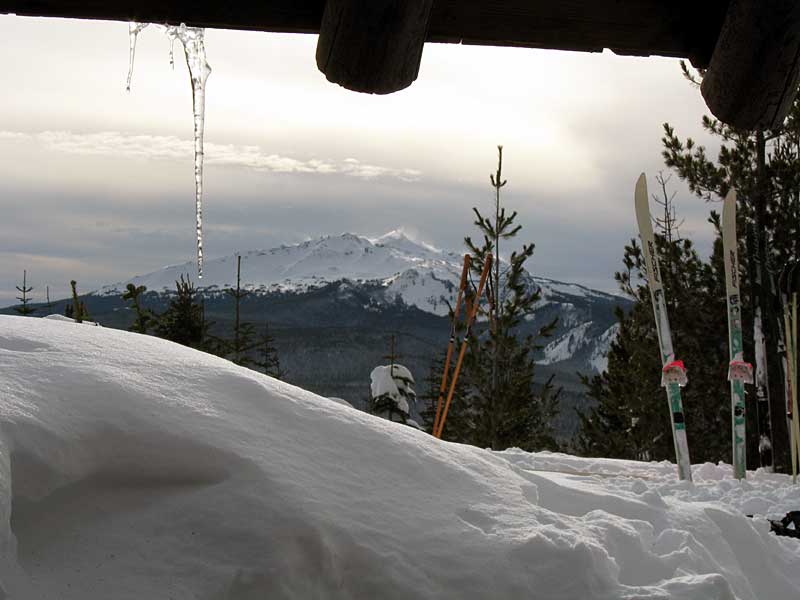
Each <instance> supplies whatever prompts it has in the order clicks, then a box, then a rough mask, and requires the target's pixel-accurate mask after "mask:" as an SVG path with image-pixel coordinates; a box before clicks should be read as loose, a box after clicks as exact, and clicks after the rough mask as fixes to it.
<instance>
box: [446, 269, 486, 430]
mask: <svg viewBox="0 0 800 600" xmlns="http://www.w3.org/2000/svg"><path fill="white" fill-rule="evenodd" d="M492 258H493V257H492V255H491V254H487V255H486V258H485V259H484V263H483V270H482V271H481V279H480V282H479V283H478V289H477V291H476V292H475V299H474V300H473V301H472V304H470V303H467V315H466V324H465V330H464V340H463V341H462V342H461V350H460V351H459V353H458V359H457V360H456V366H455V369H454V370H453V378H452V379H451V380H450V391H449V392H448V393H447V400H446V401H445V404H444V409H443V410H442V416H441V418H440V419H439V429H435V430H434V431H433V435H434V436H435V437H437V438H439V439H441V437H442V431H444V422H445V420H446V419H447V413H448V411H449V410H450V403H451V402H452V401H453V394H454V393H455V391H456V383H457V382H458V376H459V375H460V374H461V365H462V364H463V363H464V355H465V354H466V352H467V348H468V347H469V341H470V336H471V335H472V325H473V324H474V323H475V319H476V318H477V316H478V309H480V304H481V296H482V295H483V291H484V288H485V287H486V280H487V278H488V276H489V273H490V272H491V270H492ZM465 264H466V263H465Z"/></svg>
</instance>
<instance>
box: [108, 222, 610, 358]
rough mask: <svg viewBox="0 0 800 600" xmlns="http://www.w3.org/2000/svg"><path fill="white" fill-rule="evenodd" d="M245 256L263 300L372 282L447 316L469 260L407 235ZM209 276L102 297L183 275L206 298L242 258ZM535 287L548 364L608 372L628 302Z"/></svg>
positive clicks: (226, 261)
mask: <svg viewBox="0 0 800 600" xmlns="http://www.w3.org/2000/svg"><path fill="white" fill-rule="evenodd" d="M241 256H242V273H241V277H242V285H243V287H245V288H246V289H249V290H252V291H253V292H255V294H256V295H259V294H270V293H275V292H279V293H296V294H303V293H306V292H310V291H312V290H316V289H320V288H323V287H325V286H328V285H330V284H332V283H335V282H343V281H345V282H348V283H349V284H350V285H356V286H357V285H359V284H363V285H369V286H370V287H371V288H372V289H378V290H380V292H381V296H382V300H383V301H386V302H397V301H402V302H403V303H404V304H405V305H408V306H414V307H416V308H418V309H420V310H422V311H425V312H427V313H431V314H434V315H437V316H446V315H447V314H448V311H449V306H451V305H452V304H453V303H454V302H455V299H456V295H457V293H458V282H459V279H460V274H461V268H462V264H463V255H461V254H458V253H455V252H451V251H446V250H440V249H438V248H435V247H434V246H432V245H430V244H426V243H424V242H419V241H415V240H413V239H411V238H410V237H408V236H407V235H406V234H405V233H404V232H402V231H392V232H389V233H387V234H386V235H384V236H381V237H379V238H374V239H370V238H367V237H364V236H359V235H354V234H351V233H344V234H341V235H338V236H325V237H321V238H318V239H315V240H309V241H306V242H303V243H300V244H295V245H283V246H280V247H277V248H271V249H268V250H250V251H248V252H243V253H242V254H241ZM204 272H205V274H204V277H203V279H202V280H198V279H197V269H196V267H195V264H194V263H193V262H187V263H183V264H178V265H172V266H168V267H164V268H163V269H161V270H159V271H155V272H153V273H148V274H146V275H140V276H137V277H133V278H132V279H129V280H127V281H123V282H119V283H115V284H112V285H108V286H105V287H103V288H101V289H100V290H98V291H97V292H95V294H97V295H101V296H109V295H118V294H120V293H122V292H123V291H124V290H125V287H126V285H127V284H128V283H133V284H135V285H137V286H138V285H144V286H146V287H147V289H148V290H150V291H156V292H166V291H168V290H173V289H174V288H175V281H176V280H177V279H179V278H180V277H181V276H183V277H185V278H188V279H189V280H191V281H192V282H193V283H194V284H195V285H196V286H197V287H198V289H199V290H201V291H202V292H203V293H204V294H206V295H215V294H219V293H221V292H222V290H224V289H226V288H230V287H233V286H235V283H236V255H230V256H225V257H222V258H217V259H212V260H207V261H206V262H205V267H204ZM529 285H531V286H535V287H538V288H539V289H540V291H541V294H542V299H541V301H540V303H539V310H538V311H537V318H536V322H534V323H531V327H532V328H535V326H540V325H542V324H544V323H545V322H546V321H547V320H550V319H552V318H553V317H554V316H557V317H558V319H559V326H558V328H557V330H556V336H555V338H554V339H552V340H550V343H549V344H548V345H547V346H546V348H545V349H544V353H543V356H542V358H541V362H542V363H543V364H547V365H553V364H556V363H561V362H564V361H568V360H577V361H578V362H579V363H580V365H581V366H583V365H586V366H588V368H589V369H591V370H602V369H604V368H605V356H606V354H607V351H608V346H609V344H610V342H611V340H612V339H613V337H614V332H615V324H614V319H613V307H614V306H616V305H617V304H621V303H624V302H625V301H624V300H623V299H621V298H619V297H617V296H613V295H611V294H607V293H604V292H600V291H597V290H592V289H589V288H587V287H584V286H582V285H578V284H574V283H564V282H560V281H555V280H552V279H547V278H543V277H537V276H529Z"/></svg>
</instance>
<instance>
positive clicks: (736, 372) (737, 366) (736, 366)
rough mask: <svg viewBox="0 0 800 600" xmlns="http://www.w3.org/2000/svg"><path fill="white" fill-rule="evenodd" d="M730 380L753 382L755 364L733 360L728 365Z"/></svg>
mask: <svg viewBox="0 0 800 600" xmlns="http://www.w3.org/2000/svg"><path fill="white" fill-rule="evenodd" d="M728 381H741V382H742V383H753V365H751V364H750V363H749V362H745V361H743V360H732V361H731V362H730V364H729V365H728Z"/></svg>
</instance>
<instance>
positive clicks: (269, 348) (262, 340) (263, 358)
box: [254, 323, 284, 379]
mask: <svg viewBox="0 0 800 600" xmlns="http://www.w3.org/2000/svg"><path fill="white" fill-rule="evenodd" d="M256 350H257V351H258V352H259V358H258V359H256V360H255V361H254V364H255V366H257V367H259V368H260V369H263V371H264V374H266V375H269V376H270V377H274V378H275V379H282V378H283V376H284V372H283V369H281V361H280V358H279V357H278V350H277V349H276V348H275V338H274V336H273V335H272V334H271V333H270V332H269V323H264V333H262V334H261V336H259V339H258V346H257V347H256Z"/></svg>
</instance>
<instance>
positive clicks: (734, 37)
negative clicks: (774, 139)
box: [701, 0, 800, 129]
mask: <svg viewBox="0 0 800 600" xmlns="http://www.w3.org/2000/svg"><path fill="white" fill-rule="evenodd" d="M799 78H800V2H799V1H798V0H769V1H768V2H766V1H764V0H733V1H732V2H731V5H730V8H729V10H728V14H727V16H726V18H725V23H724V25H723V28H722V31H721V33H720V36H719V40H718V42H717V45H716V48H715V49H714V54H713V56H712V58H711V64H710V65H709V68H708V71H707V72H706V75H705V77H704V78H703V85H702V87H701V90H702V93H703V97H704V98H705V100H706V104H708V107H709V109H711V112H712V113H714V115H715V116H716V117H717V118H718V119H720V120H721V121H723V122H725V123H728V124H730V125H732V126H734V127H738V128H740V129H773V128H776V127H778V126H780V125H781V123H783V120H784V119H785V118H786V115H787V114H788V112H789V110H790V108H791V106H792V103H793V102H794V98H795V95H796V93H797V86H798V79H799Z"/></svg>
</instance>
